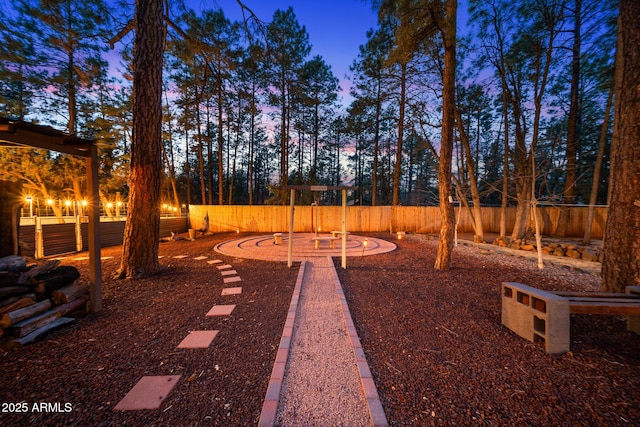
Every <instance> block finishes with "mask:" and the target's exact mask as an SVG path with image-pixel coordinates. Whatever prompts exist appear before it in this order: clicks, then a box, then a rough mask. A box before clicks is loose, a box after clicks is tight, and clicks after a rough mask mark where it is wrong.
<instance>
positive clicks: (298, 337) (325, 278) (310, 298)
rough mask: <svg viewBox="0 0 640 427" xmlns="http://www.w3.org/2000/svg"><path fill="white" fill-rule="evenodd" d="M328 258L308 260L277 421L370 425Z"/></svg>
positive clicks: (354, 425)
mask: <svg viewBox="0 0 640 427" xmlns="http://www.w3.org/2000/svg"><path fill="white" fill-rule="evenodd" d="M334 275H335V269H334V266H333V263H332V261H331V258H329V257H318V258H312V259H310V260H309V261H308V264H307V269H306V271H305V278H304V281H303V286H302V290H301V294H300V302H299V307H298V314H297V316H296V322H295V328H294V333H293V337H292V344H291V348H290V352H289V359H288V364H287V369H286V373H285V376H284V380H283V384H282V391H281V394H280V404H279V408H278V413H277V421H276V424H277V425H280V426H292V425H315V426H351V427H357V426H369V425H371V420H370V418H369V412H368V407H367V401H366V399H365V397H364V394H363V391H362V386H361V383H360V376H359V373H358V369H357V366H356V364H355V358H354V353H353V350H352V348H351V345H350V341H349V339H348V336H347V332H346V325H345V323H344V318H343V315H342V308H341V305H340V300H339V298H338V295H337V293H336V289H335V285H334Z"/></svg>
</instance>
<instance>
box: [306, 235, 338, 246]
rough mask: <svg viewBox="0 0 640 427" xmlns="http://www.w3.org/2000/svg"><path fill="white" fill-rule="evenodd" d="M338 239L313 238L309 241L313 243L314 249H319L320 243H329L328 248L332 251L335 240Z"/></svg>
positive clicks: (328, 237)
mask: <svg viewBox="0 0 640 427" xmlns="http://www.w3.org/2000/svg"><path fill="white" fill-rule="evenodd" d="M338 239H340V238H339V237H333V236H314V237H312V238H311V240H313V243H314V244H315V248H316V249H318V248H319V247H320V242H329V247H330V248H331V249H333V248H335V247H336V240H338Z"/></svg>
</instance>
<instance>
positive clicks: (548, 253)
mask: <svg viewBox="0 0 640 427" xmlns="http://www.w3.org/2000/svg"><path fill="white" fill-rule="evenodd" d="M551 252H552V249H551V248H550V247H549V246H544V247H543V248H542V253H543V254H544V255H550V254H551Z"/></svg>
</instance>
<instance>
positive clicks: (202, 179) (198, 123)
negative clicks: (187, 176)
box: [196, 88, 207, 205]
mask: <svg viewBox="0 0 640 427" xmlns="http://www.w3.org/2000/svg"><path fill="white" fill-rule="evenodd" d="M196 132H197V133H196V136H197V138H198V167H199V169H200V203H202V204H203V205H204V204H205V203H207V184H206V174H205V167H204V153H203V151H204V150H203V147H202V146H203V143H202V122H201V120H200V96H199V94H198V88H196Z"/></svg>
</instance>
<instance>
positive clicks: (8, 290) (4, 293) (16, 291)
mask: <svg viewBox="0 0 640 427" xmlns="http://www.w3.org/2000/svg"><path fill="white" fill-rule="evenodd" d="M29 292H30V290H29V288H27V287H26V286H4V287H1V288H0V298H2V297H11V296H14V295H23V294H28V293H29Z"/></svg>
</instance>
